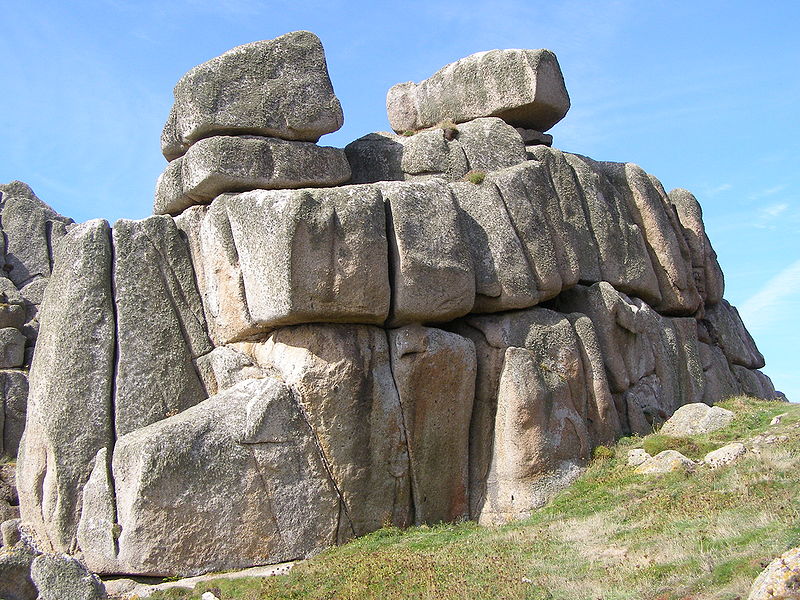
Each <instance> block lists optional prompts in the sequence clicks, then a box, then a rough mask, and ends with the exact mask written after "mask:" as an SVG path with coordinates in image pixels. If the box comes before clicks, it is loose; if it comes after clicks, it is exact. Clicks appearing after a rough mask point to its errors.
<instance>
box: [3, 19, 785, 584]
mask: <svg viewBox="0 0 800 600" xmlns="http://www.w3.org/2000/svg"><path fill="white" fill-rule="evenodd" d="M489 66H494V67H497V68H495V69H493V70H492V71H491V76H489V75H486V76H485V77H483V76H482V75H481V74H485V73H486V68H487V67H489ZM470 74H473V75H475V76H476V77H472V76H471V75H470ZM478 75H481V76H480V77H479V76H478ZM470 77H472V79H470ZM465 78H467V79H468V81H467V79H465ZM473 79H474V81H473ZM459 81H462V82H465V85H462V86H461V87H458V85H457V84H458V83H459ZM498 82H499V83H502V84H503V85H499V84H498ZM467 84H468V85H467ZM495 84H498V85H495ZM484 92H486V93H484ZM489 92H491V93H489ZM392 98H394V99H395V100H397V103H395V104H392V105H390V116H391V117H392V118H393V119H394V118H395V117H397V118H398V119H399V118H400V117H402V118H403V119H405V118H408V119H410V121H408V123H410V125H407V124H406V122H405V121H402V122H401V121H396V122H395V121H394V120H393V121H392V123H393V126H395V128H396V129H398V128H399V129H413V130H415V131H409V132H407V133H409V134H412V133H413V135H408V136H405V135H404V136H398V135H394V134H389V133H386V134H370V135H368V136H365V137H364V138H361V139H359V140H357V141H356V142H353V143H352V144H350V145H349V146H348V148H347V151H346V152H344V151H342V150H339V149H335V148H323V147H319V146H317V145H316V141H317V140H318V138H319V136H320V135H322V134H324V133H327V132H330V131H334V130H335V129H337V128H338V127H339V126H340V125H341V122H342V115H341V109H340V107H339V104H338V100H336V98H335V96H334V95H333V89H332V87H331V85H330V80H329V79H328V74H327V66H326V65H325V59H324V53H323V52H322V46H321V44H320V42H319V40H318V39H317V38H316V36H313V34H309V33H308V32H297V33H294V34H288V35H286V36H282V37H281V38H278V39H277V40H271V41H266V42H258V43H255V44H248V45H246V46H242V47H240V48H236V49H234V50H232V51H231V52H229V53H226V54H224V55H223V56H221V57H219V58H218V59H214V60H212V61H209V62H208V63H205V64H204V65H201V66H199V67H197V68H195V69H193V70H192V71H191V72H190V73H189V74H187V76H186V77H184V78H183V79H182V80H181V82H180V83H179V84H178V86H177V87H176V92H175V107H174V109H173V112H172V113H171V115H170V118H169V121H168V123H167V125H166V127H165V130H164V138H163V142H164V153H165V156H167V158H168V159H169V160H171V161H172V162H171V163H170V165H168V166H167V170H166V171H165V173H164V175H163V176H162V177H161V179H160V182H159V186H158V191H157V197H156V212H158V213H161V214H159V215H156V216H152V217H149V218H147V219H145V220H142V221H120V222H118V223H117V224H115V226H114V227H113V228H112V227H109V226H108V224H106V223H105V222H102V221H92V222H89V223H86V224H84V225H81V226H77V227H74V228H73V227H72V226H70V225H68V224H65V222H64V221H62V220H60V219H59V218H57V217H55V216H54V215H53V214H50V213H49V212H47V211H46V210H44V209H43V208H41V207H39V209H37V211H38V212H37V211H33V212H35V213H36V214H35V215H34V216H35V218H33V216H32V217H31V219H29V222H30V223H29V224H30V225H31V227H33V226H35V227H36V228H38V229H37V231H38V230H39V229H43V231H44V234H42V235H44V237H41V236H40V238H41V239H47V240H51V241H52V242H53V245H54V246H56V247H57V248H56V249H55V250H53V252H54V254H55V258H54V260H53V262H54V267H53V269H52V270H53V274H52V278H51V285H50V286H49V287H48V288H47V293H46V294H45V295H44V302H43V304H42V306H41V311H40V313H41V314H40V317H37V323H38V320H40V321H41V335H40V336H39V345H38V346H37V350H36V353H35V355H34V360H33V365H32V369H31V386H30V387H31V392H30V402H29V408H28V411H27V420H26V426H25V434H24V438H23V442H22V444H21V451H20V458H19V476H18V483H19V499H20V512H21V518H22V521H23V525H24V527H25V528H26V531H30V532H31V533H32V534H33V535H34V536H35V537H36V538H37V539H38V543H39V545H40V546H41V547H43V548H45V549H47V550H51V551H57V552H67V553H70V554H73V555H80V556H82V557H83V559H84V560H85V561H86V563H87V564H88V565H89V567H90V568H91V569H92V570H95V571H98V572H106V573H129V574H138V575H154V576H173V575H187V574H196V573H202V572H205V571H213V570H223V569H234V568H243V567H248V566H252V565H259V564H265V563H272V562H280V561H286V560H291V559H295V558H299V557H303V556H306V555H309V554H312V553H314V552H317V551H318V550H320V549H322V548H324V547H326V546H329V545H332V544H337V543H342V542H344V541H345V540H348V539H350V538H352V537H354V536H359V535H363V534H365V533H368V532H370V531H374V530H376V529H378V528H380V527H381V526H383V525H387V524H388V525H394V526H398V527H404V526H407V525H411V524H415V523H416V524H423V523H431V524H433V523H437V522H442V521H445V522H448V521H458V520H461V519H465V518H470V519H475V520H477V521H479V522H481V523H503V522H506V521H509V520H512V519H518V518H522V517H525V516H527V515H529V514H530V513H531V511H532V510H534V509H535V508H536V507H538V506H540V505H541V504H543V503H544V502H546V501H547V499H548V498H550V497H551V496H552V495H553V494H554V493H555V492H557V491H558V490H560V489H562V488H563V487H564V486H566V485H569V484H570V482H572V481H573V480H574V479H575V477H577V476H578V475H579V474H580V473H581V472H582V470H583V468H584V467H585V465H586V463H587V461H588V460H589V458H590V457H591V453H592V449H593V448H594V447H596V446H597V445H601V444H607V443H610V442H611V441H613V440H614V439H615V438H617V437H619V436H621V435H628V434H631V433H644V432H647V431H648V430H650V429H651V428H652V426H653V424H656V423H659V422H662V421H664V420H665V419H667V418H668V417H669V416H670V415H671V414H672V413H673V412H675V411H676V410H677V409H679V408H680V407H681V406H682V405H686V404H696V403H705V404H702V406H704V407H705V406H706V405H707V404H712V403H713V402H715V401H717V400H719V399H721V398H723V397H725V396H726V395H731V394H738V393H742V392H746V393H750V394H754V395H757V396H761V397H767V398H769V397H772V396H773V395H774V390H773V388H772V383H771V382H770V381H769V378H768V377H766V375H764V374H763V373H761V372H760V371H758V369H759V368H760V367H761V366H763V358H762V357H761V355H760V354H759V352H758V350H757V348H756V346H755V344H754V342H753V340H752V338H751V337H750V336H749V334H748V333H747V330H746V329H745V327H744V325H743V324H742V322H741V319H740V318H739V315H738V313H737V312H736V310H735V309H734V308H733V307H731V306H730V305H729V304H728V303H727V302H725V301H724V300H723V299H722V298H723V291H724V290H723V278H722V272H721V270H720V268H719V264H718V263H717V260H716V255H715V254H714V251H713V248H712V247H711V244H710V242H709V240H708V237H707V235H706V233H705V229H704V227H703V222H702V215H701V211H700V207H699V204H698V203H697V201H696V199H695V198H694V197H693V196H692V195H691V194H689V193H688V192H686V191H685V190H676V191H673V192H671V193H669V194H668V193H667V192H666V191H665V190H664V188H663V187H662V186H661V184H660V183H659V181H658V180H657V179H656V178H655V177H653V176H652V175H649V174H648V173H645V172H644V171H643V170H642V169H641V168H639V167H637V166H636V165H633V164H622V163H609V162H599V161H595V160H592V159H590V158H587V157H585V156H580V155H577V154H571V153H567V152H563V151H561V150H558V149H554V148H550V147H548V145H549V143H550V140H549V136H544V135H543V134H541V133H539V132H540V131H543V130H544V129H546V128H548V127H549V126H551V125H552V124H553V123H555V122H556V121H558V120H559V119H560V118H561V117H563V116H564V114H565V113H566V109H567V108H568V106H569V101H568V97H567V95H566V89H565V88H564V85H563V79H562V78H561V73H560V70H559V69H558V64H557V62H556V61H555V57H554V56H553V55H552V53H549V52H548V51H527V50H513V51H492V52H489V53H483V54H481V55H475V56H472V57H468V58H467V59H464V60H463V61H458V62H457V63H454V64H453V65H449V66H447V67H445V68H444V69H442V70H441V71H440V72H439V73H437V74H436V75H434V76H433V77H431V78H430V79H428V80H427V81H426V82H423V83H421V84H419V85H415V84H402V85H401V86H400V87H399V88H398V87H397V86H396V87H395V88H393V91H391V92H390V100H391V99H392ZM462 99H463V100H464V102H462ZM467 100H469V101H467ZM390 104H391V103H390ZM456 108H459V110H460V111H461V112H457V111H456V110H455V109H456ZM398 111H399V112H398ZM401 113H402V114H401ZM448 119H449V121H448ZM440 121H443V122H441V123H440ZM423 128H424V129H423ZM417 130H418V131H417ZM534 130H536V131H534ZM543 142H544V143H543ZM351 172H352V181H351V182H350V184H349V185H344V184H346V183H347V180H348V178H350V177H351V175H350V174H351ZM12 188H13V189H11V192H9V191H8V189H9V188H7V187H6V188H0V191H2V192H3V194H4V197H5V194H7V193H12V196H11V199H12V200H14V198H15V197H16V196H14V195H13V194H17V195H18V191H19V190H17V192H15V191H14V189H16V188H14V187H13V186H12ZM296 188H299V189H296ZM15 202H17V201H16V200H14V201H13V202H12V201H9V203H8V204H7V205H5V206H4V207H0V210H2V227H4V228H6V227H7V226H8V227H9V228H10V229H9V231H7V236H6V238H3V239H7V241H8V247H7V248H6V254H5V256H6V266H7V268H6V272H7V273H9V277H10V279H8V281H10V282H11V284H12V285H11V286H9V284H8V283H7V284H5V287H4V288H3V290H6V291H5V292H4V293H5V294H6V302H5V304H3V303H0V317H2V318H4V319H5V321H3V323H4V324H5V326H8V327H10V326H13V327H16V328H17V329H19V328H20V327H22V329H20V331H22V334H26V332H28V333H30V332H29V331H28V328H29V329H31V330H32V329H33V325H31V324H30V323H29V324H26V323H25V322H24V319H25V318H27V317H26V316H25V315H23V314H22V312H23V309H22V308H20V306H23V304H24V303H21V302H17V300H16V298H17V297H16V296H14V293H13V292H14V291H15V290H16V291H19V293H20V295H22V296H24V295H25V294H27V293H28V292H30V294H29V295H31V296H32V294H33V291H37V290H38V291H39V292H41V291H42V290H41V289H40V287H43V284H42V283H41V282H38V283H37V281H32V282H31V283H29V284H27V285H25V282H26V281H27V280H26V277H28V275H25V273H32V272H33V271H35V270H36V269H39V270H40V271H42V272H44V271H47V273H46V274H47V275H49V269H50V266H49V265H50V263H49V262H47V261H45V258H47V260H48V261H49V260H50V258H49V257H50V255H49V254H46V253H45V252H44V251H43V250H42V248H41V247H39V246H41V243H39V242H37V243H38V244H39V246H36V247H31V248H26V247H25V245H24V244H20V241H19V240H20V238H19V236H18V235H17V234H16V233H13V232H11V229H13V231H14V232H16V231H22V230H24V225H25V223H24V219H21V218H19V214H17V213H19V210H17V209H15V208H14V206H15ZM29 204H30V203H29ZM12 209H13V210H12ZM14 211H17V212H14ZM23 212H24V211H23ZM15 215H16V216H15ZM68 228H70V229H71V230H70V231H69V232H67V229H68ZM40 233H41V232H40ZM48 236H49V237H48ZM36 239H39V238H36ZM48 243H49V242H48ZM47 248H49V246H47ZM48 252H49V250H48ZM45 262H47V265H45ZM45 266H46V267H47V269H45ZM26 270H27V271H26ZM34 279H37V280H38V279H41V278H40V277H39V276H35V277H34ZM2 281H6V279H4V278H0V284H1V283H2ZM45 283H46V282H45ZM30 285H33V286H34V288H31V290H32V291H31V290H29V289H28V286H30ZM20 286H25V287H23V288H22V289H21V290H20V289H19V287H20ZM36 286H39V287H36ZM11 287H14V290H12V289H11ZM23 292H25V293H23ZM12 297H13V298H12ZM3 331H5V329H2V328H0V332H3ZM14 331H16V329H15V330H14ZM26 335H27V334H26ZM0 337H2V339H3V340H7V343H6V346H7V347H8V352H5V353H4V356H5V355H8V357H9V359H8V360H10V361H11V362H14V363H16V362H18V358H19V356H18V355H19V352H18V350H19V348H16V350H15V349H14V348H12V346H13V343H15V340H16V342H19V336H18V335H15V334H12V333H9V334H7V335H4V336H0ZM17 345H19V344H17ZM0 374H3V375H2V377H3V378H4V379H2V380H3V381H5V387H4V388H2V389H3V391H4V392H5V399H4V405H3V406H4V409H3V411H2V412H0V415H3V416H4V418H5V423H6V427H5V439H6V443H7V444H8V441H7V440H8V439H9V432H11V436H10V437H11V438H12V439H15V438H14V436H17V437H18V436H19V433H20V431H19V430H20V427H19V426H18V425H19V421H20V419H19V414H18V413H19V409H18V405H19V402H18V398H17V397H18V396H20V394H23V395H26V394H25V393H24V390H23V389H22V387H23V386H21V385H17V383H18V382H16V381H15V380H13V377H11V376H10V375H9V374H8V372H7V371H0ZM662 458H663V457H662ZM667 458H669V457H667ZM673 458H674V457H673ZM656 459H658V457H653V458H652V459H650V460H656ZM659 460H660V459H659ZM165 515H167V517H165Z"/></svg>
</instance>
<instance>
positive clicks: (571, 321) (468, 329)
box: [457, 308, 620, 524]
mask: <svg viewBox="0 0 800 600" xmlns="http://www.w3.org/2000/svg"><path fill="white" fill-rule="evenodd" d="M457 331H458V332H459V333H461V334H462V335H465V336H468V337H470V339H472V340H473V342H474V343H475V346H476V351H477V358H478V370H477V384H476V395H475V405H474V409H473V418H472V423H471V429H470V504H471V511H470V512H471V516H472V518H475V519H478V521H479V522H480V523H487V524H490V523H502V522H506V521H509V520H513V519H518V518H523V517H525V516H527V515H529V514H530V513H531V511H532V510H533V509H535V508H536V507H538V506H541V505H542V504H544V503H545V502H546V501H547V500H548V499H549V498H551V497H552V495H553V494H554V493H556V492H557V491H558V490H560V489H562V488H563V487H564V486H566V485H567V484H569V483H570V482H571V481H573V480H574V479H575V477H577V476H578V475H579V474H580V472H581V470H582V467H583V466H584V465H585V464H586V462H587V461H588V459H589V457H590V456H591V451H592V448H593V447H594V446H596V445H599V444H603V443H608V442H610V441H612V440H613V439H614V438H615V437H616V436H618V435H619V433H620V424H619V419H618V417H617V413H616V411H615V410H614V404H613V399H612V397H611V393H610V391H609V388H608V383H607V381H606V377H605V372H604V369H603V364H602V360H601V357H600V347H599V344H598V341H597V337H596V334H595V332H594V328H593V326H592V324H591V321H590V320H589V319H588V318H587V317H585V316H583V315H580V314H573V315H563V314H559V313H556V312H554V311H551V310H547V309H543V308H534V309H531V310H526V311H519V312H512V313H506V314H503V315H492V316H485V317H469V318H467V319H465V320H464V322H463V323H462V324H460V325H459V326H458V327H457Z"/></svg>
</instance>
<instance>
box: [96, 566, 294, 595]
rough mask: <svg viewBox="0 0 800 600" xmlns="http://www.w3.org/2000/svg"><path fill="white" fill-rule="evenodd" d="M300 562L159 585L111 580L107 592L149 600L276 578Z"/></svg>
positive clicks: (201, 576)
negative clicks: (202, 586) (222, 583)
mask: <svg viewBox="0 0 800 600" xmlns="http://www.w3.org/2000/svg"><path fill="white" fill-rule="evenodd" d="M297 562H298V561H291V562H285V563H280V564H277V565H268V566H265V567H250V568H249V569H242V570H241V571H231V572H229V573H216V574H214V575H199V576H197V577H187V578H185V579H178V580H177V581H168V582H165V583H159V584H157V585H144V584H141V583H136V582H135V581H132V580H130V579H109V580H107V581H106V582H105V585H106V590H107V591H108V593H109V594H115V595H118V596H121V597H123V598H134V597H138V598H149V597H150V596H152V595H153V594H154V593H155V592H160V591H163V590H174V589H186V590H193V589H194V588H195V587H197V585H198V584H199V583H205V582H208V581H219V580H220V579H242V578H244V577H275V576H276V575H285V574H286V573H288V572H289V571H291V570H292V567H294V566H295V565H296V564H297Z"/></svg>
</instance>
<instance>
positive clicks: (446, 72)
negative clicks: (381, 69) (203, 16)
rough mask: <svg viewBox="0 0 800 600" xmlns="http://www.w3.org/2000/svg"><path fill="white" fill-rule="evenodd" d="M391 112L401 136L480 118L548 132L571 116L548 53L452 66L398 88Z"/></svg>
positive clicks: (473, 59) (493, 53)
mask: <svg viewBox="0 0 800 600" xmlns="http://www.w3.org/2000/svg"><path fill="white" fill-rule="evenodd" d="M386 110H387V112H388V114H389V123H390V124H391V126H392V129H394V130H395V131H397V132H403V131H407V130H412V131H414V130H418V129H423V128H425V127H431V126H433V125H436V124H437V123H439V122H441V121H444V120H445V119H452V120H453V121H454V122H455V123H463V122H464V121H470V120H472V119H476V118H478V117H500V118H501V119H503V120H504V121H506V122H507V123H509V124H511V125H513V126H515V127H523V128H526V129H536V130H538V131H546V130H548V129H550V128H551V127H552V126H553V125H555V124H556V123H558V122H559V121H560V120H561V119H562V118H564V115H566V114H567V111H568V110H569V96H568V95H567V89H566V87H565V86H564V77H563V76H562V74H561V68H560V67H559V65H558V60H557V59H556V56H555V54H553V53H552V52H550V51H549V50H490V51H488V52H478V53H477V54H472V55H470V56H467V57H466V58H462V59H461V60H458V61H456V62H454V63H450V64H449V65H446V66H445V67H442V68H441V69H439V70H438V71H437V72H436V73H434V74H433V75H432V76H431V77H429V78H428V79H426V80H424V81H422V82H421V83H416V84H415V83H412V82H410V81H409V82H407V83H399V84H397V85H395V86H393V87H392V88H391V89H390V90H389V93H388V94H387V96H386Z"/></svg>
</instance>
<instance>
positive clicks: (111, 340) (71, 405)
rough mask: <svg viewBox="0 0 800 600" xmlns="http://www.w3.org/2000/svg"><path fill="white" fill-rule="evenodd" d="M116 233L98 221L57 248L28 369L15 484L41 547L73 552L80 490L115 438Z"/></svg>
mask: <svg viewBox="0 0 800 600" xmlns="http://www.w3.org/2000/svg"><path fill="white" fill-rule="evenodd" d="M111 274H112V249H111V232H110V230H109V226H108V224H107V223H106V222H105V221H100V220H94V221H89V222H87V223H84V224H83V225H80V226H77V227H75V228H74V229H72V230H71V231H70V232H69V233H68V234H67V236H66V237H65V238H64V240H63V241H62V243H61V244H60V247H59V252H58V256H57V260H56V263H55V268H54V270H53V276H52V279H51V285H49V286H48V288H47V291H46V293H45V298H44V303H43V306H42V316H41V320H42V324H41V333H40V335H39V341H38V344H37V350H36V354H35V356H34V360H33V366H32V367H31V375H30V397H29V399H28V414H27V421H26V429H25V434H24V437H23V440H22V443H21V444H20V452H19V460H18V471H17V484H18V487H19V495H20V508H21V512H22V519H23V521H24V522H25V523H27V524H29V525H31V526H32V528H33V530H34V532H35V533H36V536H37V537H38V538H39V539H40V541H41V543H42V545H43V549H46V550H50V549H53V550H56V551H59V552H70V551H74V550H75V535H76V531H77V526H78V517H79V511H80V501H79V499H80V490H81V489H82V488H83V485H84V484H85V483H86V481H87V480H88V478H89V474H90V473H91V470H92V467H93V465H94V458H95V455H96V454H97V451H98V450H99V449H100V448H107V447H110V445H111V444H112V442H113V436H114V432H113V406H112V393H113V382H114V354H115V318H114V306H113V298H112V292H111V280H112V279H111Z"/></svg>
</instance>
